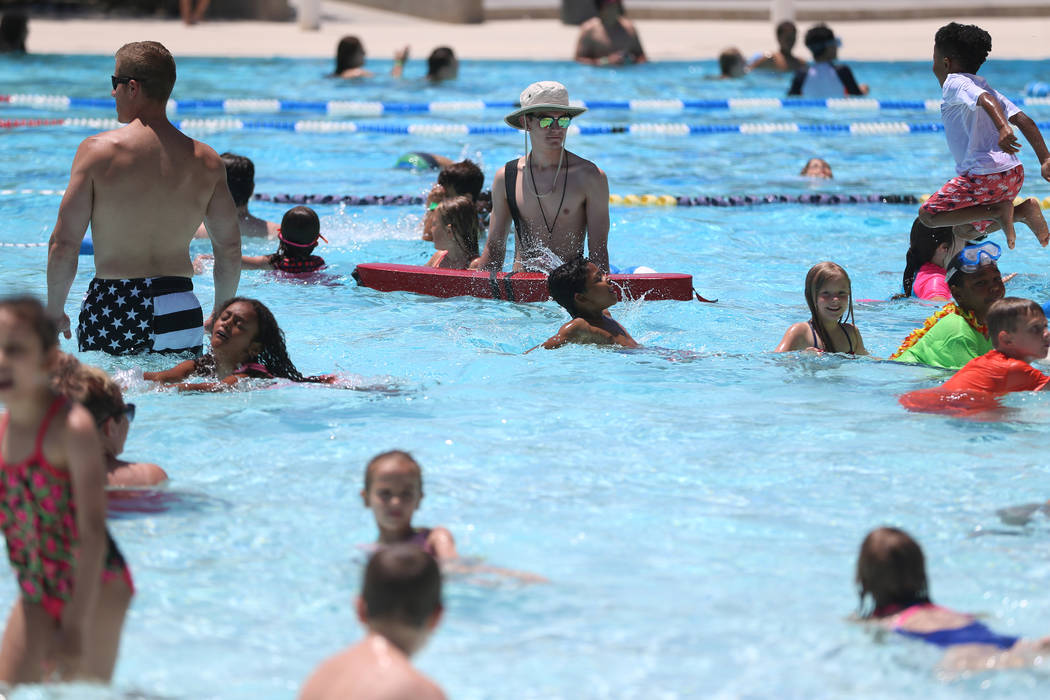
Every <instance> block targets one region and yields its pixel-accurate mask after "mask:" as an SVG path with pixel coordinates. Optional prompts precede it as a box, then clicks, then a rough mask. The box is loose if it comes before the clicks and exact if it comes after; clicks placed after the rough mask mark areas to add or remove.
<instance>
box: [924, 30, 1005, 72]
mask: <svg viewBox="0 0 1050 700" xmlns="http://www.w3.org/2000/svg"><path fill="white" fill-rule="evenodd" d="M991 51H992V37H991V35H990V34H989V33H988V32H986V31H984V30H983V29H981V28H980V27H978V26H977V25H975V24H959V23H957V22H952V23H950V24H946V25H944V26H943V27H941V28H940V29H938V30H937V34H936V35H935V36H934V39H933V63H934V65H933V72H934V73H935V74H937V76H938V77H941V73H940V72H939V69H940V71H943V73H944V75H947V74H948V73H976V72H977V70H978V69H979V68H980V67H981V65H982V64H983V63H984V60H985V59H986V58H988V54H989V53H991ZM945 61H948V62H950V66H951V68H952V69H951V70H949V69H948V66H947V65H945ZM942 82H943V80H942Z"/></svg>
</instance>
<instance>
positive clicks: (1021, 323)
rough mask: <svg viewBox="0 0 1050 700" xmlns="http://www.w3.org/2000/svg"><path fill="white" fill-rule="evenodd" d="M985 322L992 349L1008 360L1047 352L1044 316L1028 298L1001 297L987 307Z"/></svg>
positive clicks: (1048, 340)
mask: <svg viewBox="0 0 1050 700" xmlns="http://www.w3.org/2000/svg"><path fill="white" fill-rule="evenodd" d="M985 323H986V324H987V326H988V336H989V337H990V338H991V340H992V344H993V345H994V346H995V349H996V350H998V351H999V352H1001V353H1003V354H1004V355H1006V356H1008V357H1013V358H1016V359H1019V360H1026V361H1027V360H1031V359H1035V358H1040V357H1046V354H1047V351H1050V331H1047V327H1046V315H1045V314H1044V313H1043V308H1042V307H1041V306H1039V304H1037V303H1035V302H1034V301H1032V300H1031V299H1021V298H1019V297H1003V298H1002V299H1000V300H999V301H997V302H995V303H993V304H992V305H991V306H990V307H988V316H987V318H986V319H985Z"/></svg>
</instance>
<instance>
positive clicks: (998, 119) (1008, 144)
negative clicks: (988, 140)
mask: <svg viewBox="0 0 1050 700" xmlns="http://www.w3.org/2000/svg"><path fill="white" fill-rule="evenodd" d="M977 106H978V107H980V108H981V109H983V110H984V111H985V113H987V114H988V118H989V119H991V120H992V124H993V125H994V126H995V128H996V129H998V130H999V148H1001V149H1002V150H1003V151H1005V152H1006V153H1017V152H1018V151H1019V150H1021V144H1020V142H1019V141H1018V140H1017V135H1016V134H1014V130H1013V129H1011V128H1010V122H1009V121H1008V120H1007V119H1006V115H1005V114H1003V110H1002V108H1000V107H999V103H998V102H996V101H995V100H994V99H993V98H992V96H991V95H990V94H989V93H987V92H982V93H981V96H980V97H978V98H977ZM1014 116H1017V115H1014ZM1018 128H1020V127H1018Z"/></svg>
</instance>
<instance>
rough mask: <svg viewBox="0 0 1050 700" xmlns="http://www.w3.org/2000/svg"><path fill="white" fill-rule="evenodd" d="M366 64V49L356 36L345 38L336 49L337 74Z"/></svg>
mask: <svg viewBox="0 0 1050 700" xmlns="http://www.w3.org/2000/svg"><path fill="white" fill-rule="evenodd" d="M364 64H365V47H364V45H363V44H361V40H360V39H358V38H357V37H356V36H344V37H343V38H342V39H340V40H339V45H338V46H336V49H335V74H336V75H339V74H340V73H342V72H343V71H345V70H349V69H351V68H360V67H361V66H363V65H364Z"/></svg>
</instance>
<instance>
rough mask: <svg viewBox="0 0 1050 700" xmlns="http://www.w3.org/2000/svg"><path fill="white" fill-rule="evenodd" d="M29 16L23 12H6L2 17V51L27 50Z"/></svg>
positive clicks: (0, 18)
mask: <svg viewBox="0 0 1050 700" xmlns="http://www.w3.org/2000/svg"><path fill="white" fill-rule="evenodd" d="M27 36H29V18H28V17H26V15H25V14H24V13H22V12H6V13H4V16H3V17H0V51H21V52H22V53H25V52H26V37H27Z"/></svg>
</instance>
